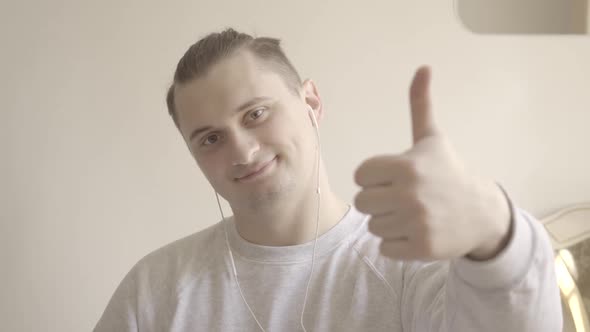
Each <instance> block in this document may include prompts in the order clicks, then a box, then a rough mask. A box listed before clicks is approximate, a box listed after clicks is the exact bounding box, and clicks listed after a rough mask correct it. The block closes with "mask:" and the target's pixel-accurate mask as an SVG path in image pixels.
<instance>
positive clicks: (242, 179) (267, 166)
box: [236, 156, 277, 182]
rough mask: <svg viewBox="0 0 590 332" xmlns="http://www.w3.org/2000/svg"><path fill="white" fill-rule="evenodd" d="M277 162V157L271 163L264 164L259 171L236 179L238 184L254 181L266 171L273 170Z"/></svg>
mask: <svg viewBox="0 0 590 332" xmlns="http://www.w3.org/2000/svg"><path fill="white" fill-rule="evenodd" d="M276 160H277V156H275V157H274V158H273V159H271V160H270V161H269V162H267V163H266V164H264V165H263V166H262V167H260V168H259V169H258V170H257V171H255V172H252V173H250V174H248V175H245V176H242V177H240V178H236V181H238V182H247V181H250V180H254V179H256V178H258V177H259V176H261V175H263V174H265V173H266V171H267V170H269V169H270V168H271V166H272V165H273V164H274V162H275V161H276Z"/></svg>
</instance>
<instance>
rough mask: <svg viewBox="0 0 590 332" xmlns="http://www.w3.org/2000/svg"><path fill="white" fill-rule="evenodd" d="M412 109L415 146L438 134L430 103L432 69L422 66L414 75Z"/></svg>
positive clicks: (411, 92)
mask: <svg viewBox="0 0 590 332" xmlns="http://www.w3.org/2000/svg"><path fill="white" fill-rule="evenodd" d="M410 109H411V112H412V113H411V117H412V134H413V138H414V144H416V143H418V141H420V140H421V139H423V138H425V137H428V136H433V135H436V134H437V128H436V125H435V123H434V116H433V114H432V105H431V102H430V67H428V66H422V67H420V68H418V70H417V71H416V73H415V74H414V79H413V81H412V86H411V87H410Z"/></svg>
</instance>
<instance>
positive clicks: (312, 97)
mask: <svg viewBox="0 0 590 332" xmlns="http://www.w3.org/2000/svg"><path fill="white" fill-rule="evenodd" d="M301 94H302V96H301V98H302V99H303V101H304V102H305V103H306V104H307V105H309V107H311V109H312V111H313V112H314V114H315V118H316V120H317V121H318V122H319V121H320V120H321V119H322V115H323V113H324V112H323V107H322V99H321V98H320V94H319V93H318V89H317V87H316V85H315V83H314V82H313V81H312V80H311V79H306V80H305V81H303V84H302V85H301Z"/></svg>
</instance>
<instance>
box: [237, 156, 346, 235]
mask: <svg viewBox="0 0 590 332" xmlns="http://www.w3.org/2000/svg"><path fill="white" fill-rule="evenodd" d="M322 166H323V165H322ZM314 182H315V181H314ZM316 189H317V187H316V186H315V184H314V185H311V186H308V187H305V188H302V191H301V192H299V193H298V194H296V198H295V199H293V197H290V198H288V199H284V200H282V201H281V202H276V204H274V206H273V208H272V209H268V210H265V211H264V212H262V213H261V212H260V211H258V212H256V213H255V214H252V213H248V211H234V219H235V223H236V228H237V230H238V233H239V234H240V236H241V237H243V238H244V239H245V240H247V241H248V242H251V243H255V244H260V245H266V246H290V245H297V244H302V243H306V242H309V241H312V240H314V238H315V235H316V218H317V213H318V206H317V204H318V193H317V192H316ZM320 191H321V197H320V199H321V201H320V210H319V221H318V222H319V224H318V236H320V235H322V234H324V233H325V232H327V231H328V230H329V229H331V228H332V227H334V225H336V224H337V223H338V222H339V221H340V220H341V219H342V217H343V216H344V214H345V213H346V211H348V205H347V204H346V203H345V202H344V201H343V200H341V199H340V198H338V197H337V196H336V195H335V194H334V193H333V192H332V191H331V190H330V186H329V184H328V180H327V176H326V174H325V170H324V167H320Z"/></svg>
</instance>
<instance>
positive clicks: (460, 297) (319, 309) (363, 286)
mask: <svg viewBox="0 0 590 332" xmlns="http://www.w3.org/2000/svg"><path fill="white" fill-rule="evenodd" d="M513 215H514V221H513V222H514V224H513V233H512V237H511V239H510V241H509V243H508V246H507V247H506V248H505V249H504V250H503V251H502V252H501V253H500V254H499V255H498V256H497V257H496V258H494V259H492V260H489V261H485V262H475V261H471V260H469V259H466V258H458V259H454V260H451V261H438V262H430V263H424V262H402V261H396V260H392V259H390V258H387V257H384V256H382V255H380V253H379V244H380V239H379V238H378V237H376V236H374V235H373V234H372V233H370V232H369V231H368V229H367V221H368V218H369V216H367V215H364V214H362V213H360V212H359V211H358V210H356V209H355V208H354V207H351V208H350V209H349V211H348V212H347V213H346V215H345V216H344V217H343V219H342V220H340V222H339V223H338V224H337V225H335V226H334V227H333V228H332V229H330V230H329V231H328V232H326V233H325V234H323V235H322V236H320V237H319V238H318V242H317V248H316V259H315V268H314V273H313V276H312V280H311V286H310V290H309V295H308V299H307V305H306V308H305V315H304V324H305V328H306V330H307V331H391V332H402V331H403V332H426V331H440V332H442V331H445V332H471V331H490V332H491V331H494V332H509V331H514V332H525V331H531V332H532V331H534V332H545V331H547V332H557V331H561V326H562V311H561V302H560V299H559V289H558V286H557V281H556V277H555V270H554V265H553V252H552V249H551V245H550V242H549V239H548V237H547V234H546V233H545V231H544V229H543V227H542V225H541V224H540V223H539V222H538V221H536V220H535V219H534V218H533V217H532V216H531V215H530V214H528V213H527V212H525V211H523V210H520V209H514V210H513ZM226 222H227V224H225V223H224V222H219V223H217V224H215V225H213V226H211V227H209V228H206V229H204V230H202V231H199V232H197V233H195V234H192V235H190V236H188V237H185V238H183V239H180V240H177V241H175V242H173V243H170V244H168V245H166V246H164V247H162V248H160V249H158V250H156V251H154V252H152V253H150V254H149V255H147V256H145V257H144V258H142V259H141V260H140V261H139V262H138V263H137V264H136V265H135V266H134V267H133V268H132V269H131V271H130V272H129V273H128V274H127V275H126V276H125V278H124V279H123V281H122V282H121V284H120V285H119V286H118V288H117V289H116V291H115V293H114V295H113V296H112V298H111V300H110V302H109V303H108V305H107V307H106V309H105V311H104V313H103V315H102V317H101V318H100V320H99V321H98V323H97V325H96V327H95V329H94V331H95V332H103V331H104V332H106V331H109V332H111V331H121V332H127V331H141V332H151V331H178V332H180V331H187V332H188V331H260V328H259V327H258V325H257V324H256V322H255V320H254V318H253V317H252V315H251V314H250V312H249V310H248V307H247V306H246V305H245V304H244V301H243V299H242V297H241V296H240V291H239V289H238V287H237V284H236V280H235V277H234V274H233V272H232V271H233V270H232V266H231V261H230V258H229V252H228V249H227V246H226V237H225V232H224V229H227V231H228V232H227V234H228V239H229V243H230V246H231V248H232V252H233V256H234V259H235V264H236V268H237V273H238V280H239V283H240V285H241V288H242V290H243V294H244V298H245V299H246V301H247V302H248V304H249V305H250V307H251V309H252V310H253V312H254V314H255V316H256V318H257V319H258V320H259V321H260V323H261V325H262V326H263V328H264V329H265V330H266V331H268V332H274V331H302V329H301V326H300V317H301V310H302V306H303V298H304V295H305V290H306V286H307V281H308V278H309V271H310V266H311V255H312V249H313V244H314V241H311V242H308V243H305V244H301V245H295V246H286V247H267V246H260V245H255V244H252V243H249V242H247V241H245V240H244V239H243V238H241V237H240V236H239V234H238V232H237V231H236V227H235V224H234V223H233V219H232V218H228V219H227V220H226ZM224 226H226V227H224Z"/></svg>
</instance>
